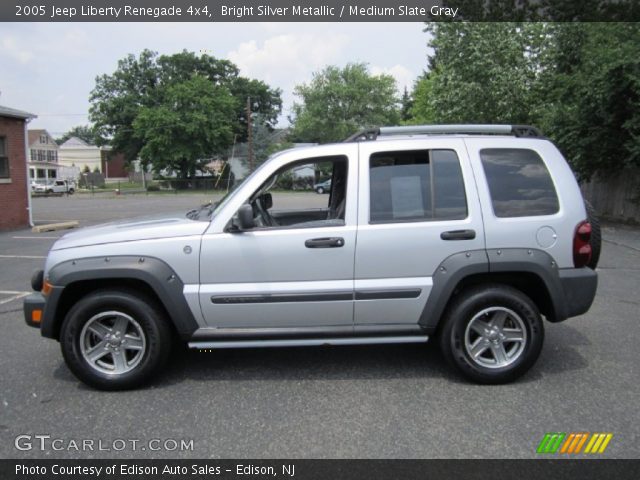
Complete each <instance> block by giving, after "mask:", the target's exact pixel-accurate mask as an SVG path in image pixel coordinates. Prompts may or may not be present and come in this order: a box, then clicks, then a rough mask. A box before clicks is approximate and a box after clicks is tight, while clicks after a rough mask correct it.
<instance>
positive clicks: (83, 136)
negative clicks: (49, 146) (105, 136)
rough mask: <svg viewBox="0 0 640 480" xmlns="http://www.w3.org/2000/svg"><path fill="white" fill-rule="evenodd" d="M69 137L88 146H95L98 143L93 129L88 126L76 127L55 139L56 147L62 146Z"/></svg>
mask: <svg viewBox="0 0 640 480" xmlns="http://www.w3.org/2000/svg"><path fill="white" fill-rule="evenodd" d="M71 137H76V138H79V139H80V140H83V141H85V142H87V143H88V144H89V145H95V144H96V143H97V142H98V141H99V140H98V139H97V138H96V132H95V130H94V129H93V127H90V126H89V125H78V126H75V127H73V128H72V129H71V130H69V131H68V132H67V133H65V134H64V135H62V136H61V137H59V138H56V143H57V144H58V145H62V144H63V143H64V142H66V141H67V140H69V139H70V138H71Z"/></svg>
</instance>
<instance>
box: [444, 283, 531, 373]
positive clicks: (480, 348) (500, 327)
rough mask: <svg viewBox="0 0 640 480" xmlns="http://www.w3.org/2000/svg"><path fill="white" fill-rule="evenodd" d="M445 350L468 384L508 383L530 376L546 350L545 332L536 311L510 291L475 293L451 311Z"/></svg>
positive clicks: (468, 292) (490, 288)
mask: <svg viewBox="0 0 640 480" xmlns="http://www.w3.org/2000/svg"><path fill="white" fill-rule="evenodd" d="M444 322H445V323H444V326H443V329H442V331H441V333H440V347H441V349H442V352H443V354H444V356H445V357H446V358H447V360H448V361H449V363H451V364H452V365H454V366H455V367H456V368H457V369H458V370H459V371H460V372H462V374H463V375H465V376H466V377H467V378H469V379H471V380H473V381H475V382H478V383H487V384H496V383H506V382H510V381H513V380H515V379H516V378H518V377H519V376H521V375H522V374H524V373H525V372H526V371H527V370H529V368H531V366H532V365H533V364H534V363H535V361H536V360H537V358H538V356H539V355H540V351H541V349H542V342H543V339H544V328H543V325H542V317H541V316H540V313H539V311H538V308H537V307H536V305H535V304H534V303H533V302H532V301H531V299H530V298H529V297H527V296H526V295H525V294H524V293H522V292H521V291H519V290H516V289H514V288H511V287H509V286H506V285H489V286H482V287H474V288H471V289H469V290H466V291H464V292H462V293H461V294H460V295H459V296H458V298H457V299H456V300H454V303H453V304H452V305H451V306H450V308H449V309H448V311H447V313H446V315H445V318H444Z"/></svg>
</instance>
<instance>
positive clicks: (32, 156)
mask: <svg viewBox="0 0 640 480" xmlns="http://www.w3.org/2000/svg"><path fill="white" fill-rule="evenodd" d="M29 153H30V154H31V161H32V162H35V161H37V160H38V154H37V153H36V151H35V150H34V149H33V148H32V149H31V150H30V152H29Z"/></svg>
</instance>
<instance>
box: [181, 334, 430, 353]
mask: <svg viewBox="0 0 640 480" xmlns="http://www.w3.org/2000/svg"><path fill="white" fill-rule="evenodd" d="M428 340H429V337H428V336H426V335H420V336H418V335H415V336H404V337H360V338H358V337H353V338H312V339H291V340H243V341H217V342H189V348H197V349H201V350H204V349H218V348H220V349H222V348H262V347H312V346H322V345H376V344H394V343H426V342H427V341H428Z"/></svg>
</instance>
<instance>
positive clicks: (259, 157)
mask: <svg viewBox="0 0 640 480" xmlns="http://www.w3.org/2000/svg"><path fill="white" fill-rule="evenodd" d="M252 124H253V126H252V128H253V130H252V132H251V133H252V142H253V168H254V169H256V168H258V166H260V165H262V164H263V163H264V161H265V160H266V159H267V158H269V157H270V156H271V155H273V154H274V153H276V152H279V151H281V150H286V149H287V148H291V147H292V146H293V144H292V143H290V142H289V141H288V140H287V139H286V136H285V135H284V134H283V133H284V132H283V131H279V132H278V131H274V129H273V128H271V127H270V126H269V123H268V121H267V120H266V119H265V118H264V116H263V115H259V114H258V115H255V116H253V117H252ZM243 163H244V165H245V166H246V167H247V168H249V159H248V157H244V159H243Z"/></svg>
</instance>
